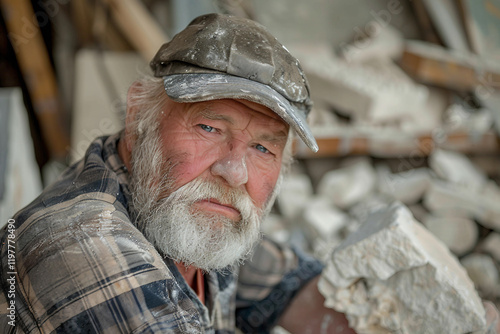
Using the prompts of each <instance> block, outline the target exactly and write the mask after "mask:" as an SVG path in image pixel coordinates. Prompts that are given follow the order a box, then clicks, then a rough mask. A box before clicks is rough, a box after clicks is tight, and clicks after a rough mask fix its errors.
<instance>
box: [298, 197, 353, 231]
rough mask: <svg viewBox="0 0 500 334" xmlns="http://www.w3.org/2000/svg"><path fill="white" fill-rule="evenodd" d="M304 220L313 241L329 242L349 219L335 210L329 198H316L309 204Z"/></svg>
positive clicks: (341, 212)
mask: <svg viewBox="0 0 500 334" xmlns="http://www.w3.org/2000/svg"><path fill="white" fill-rule="evenodd" d="M304 220H305V222H306V223H307V225H308V227H309V230H310V235H311V240H314V239H316V238H320V239H323V240H327V239H328V238H329V237H331V236H333V235H334V234H335V233H338V232H339V231H340V230H341V229H342V228H343V227H345V225H346V224H347V223H348V222H349V217H348V216H347V215H346V214H345V213H344V212H343V211H341V210H339V209H337V208H335V207H334V206H333V205H332V204H331V202H330V201H329V200H328V199H327V198H325V197H321V196H316V197H314V198H313V199H311V200H310V201H309V203H308V204H307V208H306V209H305V210H304Z"/></svg>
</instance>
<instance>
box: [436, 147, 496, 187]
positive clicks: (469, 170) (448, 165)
mask: <svg viewBox="0 0 500 334" xmlns="http://www.w3.org/2000/svg"><path fill="white" fill-rule="evenodd" d="M429 165H430V166H431V168H432V169H433V170H434V171H435V172H436V174H437V175H438V176H439V177H441V178H442V179H444V180H447V181H450V182H453V183H456V184H461V185H464V186H467V187H471V188H474V189H477V188H480V187H482V186H483V185H484V184H485V183H486V182H487V178H486V175H484V173H483V172H481V171H480V170H479V169H478V168H477V167H476V166H474V165H473V164H472V162H471V161H470V160H469V158H467V157H466V156H465V155H463V154H461V153H457V152H452V151H446V150H442V149H436V150H434V151H433V152H432V154H431V155H430V156H429Z"/></svg>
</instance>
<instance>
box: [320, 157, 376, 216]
mask: <svg viewBox="0 0 500 334" xmlns="http://www.w3.org/2000/svg"><path fill="white" fill-rule="evenodd" d="M375 183H376V173H375V170H374V168H373V167H372V165H371V162H370V160H369V159H360V160H358V161H357V162H355V163H353V164H352V165H350V166H346V167H343V168H339V169H336V170H332V171H329V172H327V173H326V174H325V175H324V176H323V178H322V179H321V181H320V184H319V185H318V194H320V195H323V196H326V197H328V198H329V199H330V200H331V201H332V203H333V204H334V205H335V206H336V207H338V208H341V209H347V208H349V207H351V206H353V205H354V204H356V203H358V202H360V201H361V200H363V199H364V198H367V197H368V196H369V195H370V194H372V193H373V191H374V189H375Z"/></svg>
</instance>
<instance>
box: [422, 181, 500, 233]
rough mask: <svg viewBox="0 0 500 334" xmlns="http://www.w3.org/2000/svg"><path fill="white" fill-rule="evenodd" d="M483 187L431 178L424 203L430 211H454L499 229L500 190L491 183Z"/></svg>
mask: <svg viewBox="0 0 500 334" xmlns="http://www.w3.org/2000/svg"><path fill="white" fill-rule="evenodd" d="M488 185H489V186H485V187H484V188H483V189H474V190H472V189H469V188H467V187H465V186H463V185H459V184H453V183H446V182H444V181H441V180H432V182H431V185H430V186H429V190H428V191H427V192H426V194H425V196H424V205H425V206H426V207H427V209H429V210H430V211H432V212H435V213H436V214H437V215H440V214H441V213H442V212H454V213H455V214H461V215H467V216H469V217H471V218H474V219H476V220H477V221H478V222H479V223H480V224H482V225H483V226H485V227H487V228H490V229H494V230H497V231H500V206H499V205H498V203H500V191H499V190H498V187H496V186H494V185H493V184H488Z"/></svg>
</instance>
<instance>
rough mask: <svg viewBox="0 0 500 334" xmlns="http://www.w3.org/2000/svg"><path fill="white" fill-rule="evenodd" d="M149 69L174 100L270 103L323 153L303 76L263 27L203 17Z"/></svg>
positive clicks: (239, 20) (226, 18)
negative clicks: (309, 122)
mask: <svg viewBox="0 0 500 334" xmlns="http://www.w3.org/2000/svg"><path fill="white" fill-rule="evenodd" d="M150 65H151V68H152V70H153V72H154V75H155V76H156V77H163V78H164V84H165V91H166V92H167V94H168V96H169V97H170V98H171V99H173V100H174V101H178V102H199V101H208V100H215V99H226V98H230V99H245V100H249V101H252V102H256V103H259V104H262V105H265V106H266V107H268V108H270V109H271V110H273V111H274V112H275V113H276V114H278V115H279V116H280V117H281V118H282V119H283V120H284V121H285V122H287V123H288V124H289V125H290V126H291V127H292V128H293V129H294V130H295V131H296V132H297V134H298V135H299V136H300V138H301V139H302V140H303V141H304V143H305V144H306V145H307V146H308V147H309V148H310V149H311V150H313V151H314V152H316V151H317V150H318V145H317V144H316V140H315V139H314V136H313V135H312V133H311V130H310V128H309V126H308V125H307V121H306V117H307V115H308V113H309V111H310V110H311V107H312V102H311V99H310V93H309V84H308V82H307V79H306V77H305V75H304V72H303V71H302V68H301V67H300V64H299V61H298V60H297V59H296V58H295V57H293V56H292V55H291V54H290V52H289V51H288V50H287V49H286V48H285V47H284V46H283V45H282V44H281V43H280V42H278V40H277V39H276V38H275V37H274V36H272V35H271V34H270V33H269V32H268V31H267V29H266V28H265V27H264V26H262V25H260V24H258V23H256V22H254V21H252V20H249V19H245V18H241V17H235V16H229V15H222V14H207V15H203V16H199V17H197V18H195V19H194V20H193V21H192V22H191V23H190V24H189V25H188V26H187V27H186V29H184V30H183V31H181V32H180V33H178V34H177V35H175V36H174V38H173V39H172V40H171V41H170V42H168V43H165V44H163V45H162V47H161V48H160V50H159V51H158V53H157V54H156V56H155V57H154V58H153V60H152V61H151V64H150Z"/></svg>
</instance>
